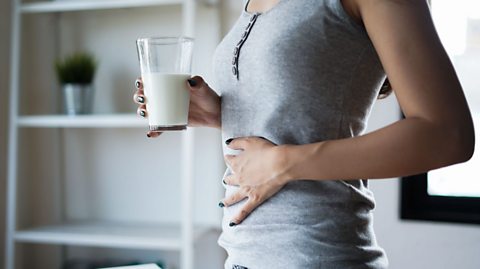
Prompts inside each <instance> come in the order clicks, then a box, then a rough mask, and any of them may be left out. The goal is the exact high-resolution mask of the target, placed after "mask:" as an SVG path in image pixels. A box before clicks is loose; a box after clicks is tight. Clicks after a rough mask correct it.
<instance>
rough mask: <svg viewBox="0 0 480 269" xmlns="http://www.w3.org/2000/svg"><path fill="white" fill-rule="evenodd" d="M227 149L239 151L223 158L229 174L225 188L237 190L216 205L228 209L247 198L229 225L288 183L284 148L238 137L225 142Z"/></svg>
mask: <svg viewBox="0 0 480 269" xmlns="http://www.w3.org/2000/svg"><path fill="white" fill-rule="evenodd" d="M226 143H227V145H228V147H229V148H231V149H234V150H242V151H241V152H240V153H239V154H238V155H230V154H227V155H225V162H226V163H227V164H228V165H229V166H230V168H231V171H232V174H231V175H229V176H226V177H225V178H224V183H225V184H227V185H236V186H238V187H239V188H238V190H236V191H235V193H233V194H232V195H231V196H229V197H226V198H224V199H223V200H222V201H221V202H220V206H227V207H228V206H231V205H233V204H236V203H238V202H240V201H242V200H243V199H247V201H246V203H244V204H243V205H242V207H241V208H240V210H239V212H238V213H237V214H236V215H235V216H234V217H233V218H232V219H231V220H230V226H234V225H237V224H240V223H241V222H242V221H243V220H244V219H245V218H247V216H248V215H249V214H250V213H251V212H252V211H253V210H255V208H257V207H258V206H259V205H261V204H262V203H263V202H264V201H266V200H267V199H268V198H270V197H272V196H273V195H275V194H276V193H277V192H278V191H280V190H281V189H282V188H283V186H284V185H285V184H286V183H287V182H288V181H289V178H288V174H287V170H286V168H287V165H286V158H285V151H284V149H285V146H284V145H282V146H277V145H275V144H274V143H272V142H271V141H269V140H267V139H265V138H263V137H254V136H250V137H241V138H235V139H233V140H232V139H229V140H227V141H226Z"/></svg>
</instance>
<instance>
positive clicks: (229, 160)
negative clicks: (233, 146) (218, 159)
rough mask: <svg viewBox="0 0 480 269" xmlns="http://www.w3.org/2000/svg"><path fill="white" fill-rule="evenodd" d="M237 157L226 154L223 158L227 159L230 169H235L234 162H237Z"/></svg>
mask: <svg viewBox="0 0 480 269" xmlns="http://www.w3.org/2000/svg"><path fill="white" fill-rule="evenodd" d="M236 157H237V156H236V155H232V154H225V155H224V156H223V158H224V159H225V162H226V163H227V164H228V165H229V166H230V168H233V166H234V163H233V162H234V161H235V158H236Z"/></svg>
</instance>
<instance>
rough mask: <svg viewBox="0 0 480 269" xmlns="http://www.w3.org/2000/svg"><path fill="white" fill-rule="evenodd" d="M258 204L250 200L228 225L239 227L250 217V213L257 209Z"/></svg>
mask: <svg viewBox="0 0 480 269" xmlns="http://www.w3.org/2000/svg"><path fill="white" fill-rule="evenodd" d="M257 206H258V203H257V202H255V201H254V199H251V198H248V200H247V202H246V203H245V204H244V205H243V207H242V208H241V209H240V211H239V212H238V213H237V214H236V215H235V217H233V218H232V220H231V221H230V223H229V224H228V225H229V226H230V227H232V226H235V225H238V224H240V223H242V221H243V220H244V219H246V218H247V217H248V215H250V213H251V212H252V211H253V210H255V208H257Z"/></svg>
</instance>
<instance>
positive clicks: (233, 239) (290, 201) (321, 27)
mask: <svg viewBox="0 0 480 269" xmlns="http://www.w3.org/2000/svg"><path fill="white" fill-rule="evenodd" d="M246 6H247V1H246V0H244V9H243V11H242V14H241V15H240V17H239V18H238V20H237V21H236V22H235V24H234V25H233V27H232V29H231V30H230V32H229V33H228V34H227V35H226V36H225V37H224V39H223V40H222V41H221V43H220V44H219V45H218V47H217V49H216V51H215V55H214V59H213V65H214V67H213V70H214V75H215V80H216V81H215V85H216V86H217V89H216V90H218V92H219V93H220V95H221V97H222V99H221V100H222V139H223V141H225V140H227V139H229V138H235V137H243V136H262V137H265V138H266V139H268V140H270V141H272V142H273V143H275V144H278V145H280V144H306V143H314V142H318V141H323V140H329V139H339V138H346V137H352V136H357V135H360V134H362V133H363V132H364V130H365V126H366V121H367V118H368V116H369V113H370V110H371V108H372V105H373V103H374V102H375V100H376V97H377V94H378V92H379V90H380V87H381V85H382V82H383V80H384V79H385V73H384V70H383V68H382V65H381V63H380V61H379V59H378V55H377V54H376V51H375V49H374V47H373V45H372V43H371V41H370V39H369V37H368V35H367V33H366V31H365V29H364V28H363V26H361V25H359V24H357V23H356V22H355V21H353V20H352V19H351V18H350V17H349V16H348V15H347V13H345V10H344V9H343V6H342V4H341V3H340V0H280V2H279V3H278V4H277V5H276V6H275V7H273V8H272V9H271V10H269V11H267V12H264V13H261V14H252V13H249V12H247V11H246ZM223 150H224V154H227V153H229V150H228V149H227V147H226V146H225V145H224V146H223ZM229 174H231V171H230V168H227V170H226V171H225V176H226V175H229ZM224 187H225V189H226V192H225V196H230V195H231V194H232V193H234V192H235V190H236V189H237V187H235V186H225V185H224ZM244 203H245V200H244V201H242V202H240V203H238V204H236V205H233V206H230V207H226V208H224V209H223V210H224V217H223V221H222V227H223V231H222V234H221V235H220V237H219V239H218V243H219V245H220V246H222V247H223V248H224V249H225V250H226V251H227V252H228V258H227V260H226V262H225V268H228V269H231V268H232V266H233V265H241V266H244V267H247V268H249V269H270V268H309V269H312V268H313V269H314V268H328V269H332V268H342V269H349V268H386V267H387V263H388V262H387V258H386V255H385V253H384V251H383V250H382V248H380V247H379V246H378V245H377V242H376V240H375V235H374V232H373V219H372V212H371V211H372V210H373V208H374V206H375V202H374V198H373V194H372V192H371V191H370V190H369V189H368V187H367V180H366V179H358V180H348V181H347V180H323V181H313V180H298V181H295V182H291V183H288V184H287V185H285V187H284V188H283V189H282V190H281V191H280V192H278V193H277V194H276V195H274V196H273V197H271V198H270V199H268V200H267V201H265V202H264V203H263V204H262V205H261V206H259V207H258V208H257V209H256V210H255V211H254V212H252V213H251V214H250V216H249V217H248V218H247V219H245V220H244V221H243V222H242V223H241V224H240V225H237V226H234V227H229V225H228V223H229V222H230V220H231V219H232V217H233V216H234V215H235V213H237V212H238V210H239V209H240V207H241V206H242V205H243V204H244Z"/></svg>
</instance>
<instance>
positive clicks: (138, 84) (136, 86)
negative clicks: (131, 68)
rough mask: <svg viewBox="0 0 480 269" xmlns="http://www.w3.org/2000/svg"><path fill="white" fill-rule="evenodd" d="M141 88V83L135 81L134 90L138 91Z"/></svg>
mask: <svg viewBox="0 0 480 269" xmlns="http://www.w3.org/2000/svg"><path fill="white" fill-rule="evenodd" d="M141 86H142V82H140V80H138V79H137V80H135V88H137V89H140V87H141Z"/></svg>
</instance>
